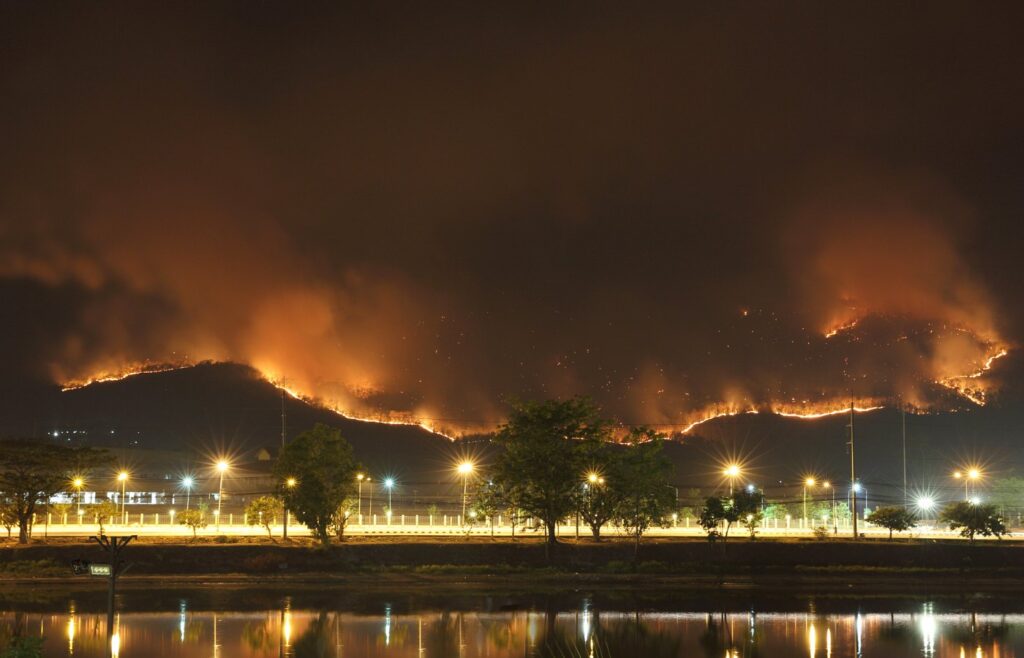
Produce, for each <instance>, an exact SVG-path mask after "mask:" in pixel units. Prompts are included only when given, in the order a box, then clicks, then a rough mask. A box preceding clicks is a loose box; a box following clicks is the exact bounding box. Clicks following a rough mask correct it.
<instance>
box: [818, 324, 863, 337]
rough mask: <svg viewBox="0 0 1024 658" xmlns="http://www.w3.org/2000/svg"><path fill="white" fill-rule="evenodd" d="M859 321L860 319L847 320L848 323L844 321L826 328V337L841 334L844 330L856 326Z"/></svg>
mask: <svg viewBox="0 0 1024 658" xmlns="http://www.w3.org/2000/svg"><path fill="white" fill-rule="evenodd" d="M858 322H859V320H851V321H850V322H846V323H843V324H839V325H835V326H834V327H831V328H829V329H826V330H825V338H832V337H833V336H836V335H838V334H841V333H843V332H844V331H849V330H850V329H853V328H854V327H856V326H857V323H858Z"/></svg>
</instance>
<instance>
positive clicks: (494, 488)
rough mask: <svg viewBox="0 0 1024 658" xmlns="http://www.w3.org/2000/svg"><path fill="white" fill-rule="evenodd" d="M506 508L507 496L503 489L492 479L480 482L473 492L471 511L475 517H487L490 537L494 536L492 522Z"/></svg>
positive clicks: (493, 522)
mask: <svg viewBox="0 0 1024 658" xmlns="http://www.w3.org/2000/svg"><path fill="white" fill-rule="evenodd" d="M507 508H508V498H507V496H506V495H505V491H504V489H503V488H502V487H501V486H499V485H497V484H495V483H494V481H493V480H489V481H486V482H480V483H479V484H478V485H477V487H476V491H475V492H474V493H473V511H474V512H476V514H477V518H482V519H487V520H488V522H489V523H490V524H491V537H493V536H494V524H495V521H496V520H497V517H498V515H499V514H501V513H502V512H503V511H505V510H506V509H507Z"/></svg>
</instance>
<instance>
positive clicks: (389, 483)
mask: <svg viewBox="0 0 1024 658" xmlns="http://www.w3.org/2000/svg"><path fill="white" fill-rule="evenodd" d="M384 488H385V489H387V490H388V513H387V516H388V522H389V523H390V522H391V516H392V514H391V513H392V510H393V509H394V508H392V507H391V490H392V489H394V488H395V478H386V479H385V480H384Z"/></svg>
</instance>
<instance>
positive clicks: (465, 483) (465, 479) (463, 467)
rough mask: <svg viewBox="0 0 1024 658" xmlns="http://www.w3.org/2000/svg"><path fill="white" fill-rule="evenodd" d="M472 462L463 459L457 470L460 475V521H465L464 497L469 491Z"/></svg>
mask: <svg viewBox="0 0 1024 658" xmlns="http://www.w3.org/2000/svg"><path fill="white" fill-rule="evenodd" d="M473 468H474V466H473V462H471V461H468V460H467V461H464V462H462V463H461V464H459V467H458V469H456V470H458V472H459V475H461V476H462V522H463V523H465V522H466V498H467V494H468V492H469V489H468V487H469V476H470V474H471V473H472V472H473Z"/></svg>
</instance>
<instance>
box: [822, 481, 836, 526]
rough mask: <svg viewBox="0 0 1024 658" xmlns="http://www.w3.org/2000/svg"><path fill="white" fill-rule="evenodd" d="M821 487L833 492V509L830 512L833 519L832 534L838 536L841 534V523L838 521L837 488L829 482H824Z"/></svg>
mask: <svg viewBox="0 0 1024 658" xmlns="http://www.w3.org/2000/svg"><path fill="white" fill-rule="evenodd" d="M821 486H822V487H824V488H825V489H829V490H831V491H832V508H831V511H830V512H829V515H830V516H831V517H832V534H833V535H838V534H839V521H838V520H837V519H836V489H835V487H833V486H832V483H831V482H829V481H828V480H825V481H824V482H822V483H821Z"/></svg>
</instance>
